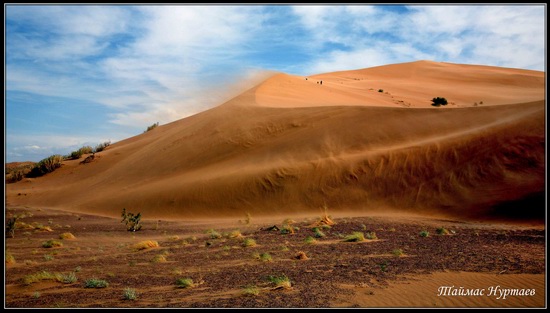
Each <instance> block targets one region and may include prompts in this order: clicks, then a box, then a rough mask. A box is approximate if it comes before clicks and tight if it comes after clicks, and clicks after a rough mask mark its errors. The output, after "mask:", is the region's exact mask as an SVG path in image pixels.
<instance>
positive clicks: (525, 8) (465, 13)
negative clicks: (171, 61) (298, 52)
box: [293, 5, 545, 73]
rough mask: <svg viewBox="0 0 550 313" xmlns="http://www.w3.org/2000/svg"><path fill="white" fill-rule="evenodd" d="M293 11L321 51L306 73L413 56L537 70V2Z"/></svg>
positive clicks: (540, 38) (540, 54)
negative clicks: (498, 4) (497, 4)
mask: <svg viewBox="0 0 550 313" xmlns="http://www.w3.org/2000/svg"><path fill="white" fill-rule="evenodd" d="M293 12H294V14H295V15H296V16H297V18H298V19H299V20H300V21H301V23H302V26H303V27H304V28H305V29H307V30H308V31H310V32H311V35H310V36H311V37H312V38H314V40H313V44H314V45H315V47H316V48H317V49H319V50H321V51H322V52H323V53H320V54H319V55H318V56H314V55H313V56H314V59H313V60H312V61H311V62H309V63H308V65H307V66H308V67H309V68H311V69H312V73H315V72H322V71H337V70H344V69H353V68H358V67H359V68H360V67H369V66H373V65H383V64H388V63H400V62H406V61H411V60H415V59H419V58H421V59H430V60H435V61H447V62H454V63H473V64H486V65H495V66H505V67H517V68H528V69H536V70H543V69H544V64H545V51H544V48H545V35H544V30H545V27H544V6H542V5H530V6H529V5H504V6H495V5H476V6H473V5H456V6H453V5H432V6H426V5H413V6H408V7H396V6H376V7H374V6H366V7H364V6H349V7H344V6H342V7H341V6H337V7H334V6H316V7H311V8H310V7H309V6H297V7H293ZM361 59H362V60H363V61H361ZM361 64H363V65H361ZM342 65H343V66H344V67H342Z"/></svg>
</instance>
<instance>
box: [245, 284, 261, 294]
mask: <svg viewBox="0 0 550 313" xmlns="http://www.w3.org/2000/svg"><path fill="white" fill-rule="evenodd" d="M259 294H260V289H259V288H258V287H256V286H246V287H244V289H243V295H245V296H257V295H259Z"/></svg>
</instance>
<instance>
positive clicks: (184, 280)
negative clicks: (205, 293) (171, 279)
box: [176, 278, 195, 288]
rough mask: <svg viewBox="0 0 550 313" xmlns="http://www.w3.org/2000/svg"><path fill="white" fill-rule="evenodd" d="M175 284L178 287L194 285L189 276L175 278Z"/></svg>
mask: <svg viewBox="0 0 550 313" xmlns="http://www.w3.org/2000/svg"><path fill="white" fill-rule="evenodd" d="M176 286H178V288H191V287H194V286H195V284H194V283H193V280H192V279H191V278H179V279H177V280H176Z"/></svg>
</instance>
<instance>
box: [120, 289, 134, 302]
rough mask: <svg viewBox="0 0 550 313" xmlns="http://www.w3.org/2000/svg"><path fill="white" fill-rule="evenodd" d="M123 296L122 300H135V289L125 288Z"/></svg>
mask: <svg viewBox="0 0 550 313" xmlns="http://www.w3.org/2000/svg"><path fill="white" fill-rule="evenodd" d="M123 296H124V300H136V299H137V292H136V290H135V289H132V288H125V289H124V294H123Z"/></svg>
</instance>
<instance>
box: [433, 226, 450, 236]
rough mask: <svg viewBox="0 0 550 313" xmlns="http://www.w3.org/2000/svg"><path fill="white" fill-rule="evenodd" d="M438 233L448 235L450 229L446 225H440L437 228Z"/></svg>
mask: <svg viewBox="0 0 550 313" xmlns="http://www.w3.org/2000/svg"><path fill="white" fill-rule="evenodd" d="M435 232H436V233H437V234H438V235H448V234H449V231H448V230H447V229H446V228H445V227H439V228H437V229H436V230H435Z"/></svg>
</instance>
